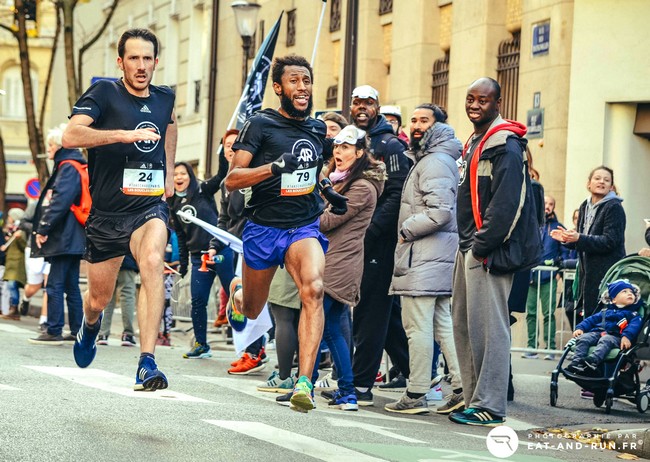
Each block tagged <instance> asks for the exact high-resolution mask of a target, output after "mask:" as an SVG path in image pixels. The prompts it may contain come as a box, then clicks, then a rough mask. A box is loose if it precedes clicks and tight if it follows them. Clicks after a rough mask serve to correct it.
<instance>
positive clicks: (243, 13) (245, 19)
mask: <svg viewBox="0 0 650 462" xmlns="http://www.w3.org/2000/svg"><path fill="white" fill-rule="evenodd" d="M230 6H231V7H232V9H233V10H234V11H235V21H236V22H237V31H238V32H239V35H241V38H242V42H243V44H242V47H243V49H244V62H243V66H242V67H243V71H244V74H243V76H242V88H243V87H244V85H246V77H247V76H248V55H249V54H250V51H251V47H252V45H253V35H255V30H256V29H257V14H258V13H259V10H260V8H261V7H262V6H261V5H258V4H257V3H253V2H249V1H247V0H236V1H234V2H232V3H231V4H230Z"/></svg>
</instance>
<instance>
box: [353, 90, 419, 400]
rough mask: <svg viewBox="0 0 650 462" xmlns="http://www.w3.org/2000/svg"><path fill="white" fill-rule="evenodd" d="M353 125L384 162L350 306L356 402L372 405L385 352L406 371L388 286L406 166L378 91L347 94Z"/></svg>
mask: <svg viewBox="0 0 650 462" xmlns="http://www.w3.org/2000/svg"><path fill="white" fill-rule="evenodd" d="M350 117H351V119H352V123H353V124H354V125H356V126H357V127H358V128H361V129H362V130H366V132H367V133H368V136H369V138H370V143H369V145H370V151H371V153H372V154H373V156H374V157H375V159H377V160H379V161H382V162H384V164H386V171H387V173H388V180H387V181H386V183H385V184H384V192H383V193H382V194H381V196H380V197H379V200H378V201H377V208H376V209H375V212H374V214H373V216H372V220H371V222H370V226H369V227H368V230H367V231H366V235H365V240H364V268H363V278H362V281H361V301H360V302H359V304H358V305H357V306H356V307H355V308H354V317H353V336H354V345H355V352H354V358H353V362H352V369H353V372H354V385H355V387H356V389H357V390H356V394H357V402H358V404H359V405H360V406H364V405H365V406H370V405H372V404H373V397H372V392H371V389H372V387H373V385H374V383H375V378H376V376H377V371H378V370H379V366H380V364H381V357H382V354H383V350H384V349H386V351H387V352H388V354H389V355H390V357H391V359H392V361H393V363H395V364H396V365H397V366H398V368H399V369H400V371H401V372H402V373H403V374H404V376H405V377H408V373H409V358H408V341H407V339H406V334H405V333H404V327H403V326H402V316H401V309H400V306H399V304H398V303H397V301H396V302H395V303H393V296H392V295H388V288H389V286H390V281H391V278H392V275H393V263H394V254H395V246H396V244H397V217H398V215H399V206H400V199H401V195H402V186H403V184H404V180H405V179H406V176H407V174H408V171H409V168H410V162H409V160H408V158H407V157H406V156H405V155H404V150H405V149H406V145H405V144H404V143H403V142H402V141H401V140H399V139H398V138H397V136H395V132H394V131H393V127H392V126H391V124H389V123H388V121H387V120H386V118H385V117H384V116H382V115H381V114H380V113H379V92H378V91H377V90H375V89H374V88H372V87H371V86H370V85H362V86H360V87H357V88H355V89H354V91H353V92H352V101H351V104H350Z"/></svg>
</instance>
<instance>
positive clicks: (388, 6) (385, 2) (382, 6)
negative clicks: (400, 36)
mask: <svg viewBox="0 0 650 462" xmlns="http://www.w3.org/2000/svg"><path fill="white" fill-rule="evenodd" d="M392 12H393V0H379V14H380V15H382V14H388V13H392Z"/></svg>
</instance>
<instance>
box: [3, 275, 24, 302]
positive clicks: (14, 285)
mask: <svg viewBox="0 0 650 462" xmlns="http://www.w3.org/2000/svg"><path fill="white" fill-rule="evenodd" d="M6 282H7V284H6V285H5V287H6V288H7V290H8V291H9V304H10V305H11V306H18V303H20V290H19V289H18V282H16V281H6Z"/></svg>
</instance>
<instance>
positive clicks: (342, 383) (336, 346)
mask: <svg viewBox="0 0 650 462" xmlns="http://www.w3.org/2000/svg"><path fill="white" fill-rule="evenodd" d="M323 308H324V311H325V329H324V330H323V340H325V342H327V346H329V349H330V354H331V355H332V360H333V361H334V364H335V365H336V371H337V373H338V386H339V390H341V393H342V394H344V395H350V394H353V393H354V383H353V377H352V362H351V361H350V347H349V345H348V343H347V342H346V341H345V337H344V336H343V333H342V332H341V318H342V317H344V316H347V313H348V312H349V308H348V306H347V305H344V304H343V303H341V302H338V301H336V300H334V299H333V298H332V297H330V296H329V295H328V294H325V298H324V299H323ZM314 376H318V361H316V363H315V364H314V373H313V374H312V377H314Z"/></svg>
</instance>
